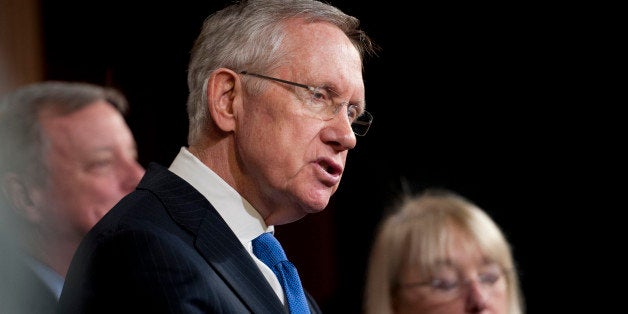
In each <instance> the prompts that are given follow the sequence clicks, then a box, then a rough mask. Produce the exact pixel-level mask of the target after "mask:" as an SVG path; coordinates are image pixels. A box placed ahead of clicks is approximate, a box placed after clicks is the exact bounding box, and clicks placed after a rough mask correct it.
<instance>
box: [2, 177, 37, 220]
mask: <svg viewBox="0 0 628 314" xmlns="http://www.w3.org/2000/svg"><path fill="white" fill-rule="evenodd" d="M1 183H2V192H3V193H4V196H5V198H6V199H7V201H8V202H9V206H10V207H11V210H12V212H13V213H14V214H15V215H16V216H18V217H20V218H21V219H24V220H27V221H29V222H32V223H38V222H39V221H40V220H41V219H42V215H41V213H40V211H39V208H38V206H37V201H36V198H37V194H38V193H40V192H39V191H37V189H35V188H34V187H33V185H32V184H31V183H30V182H29V180H26V179H24V177H23V176H20V175H18V174H15V173H9V174H7V175H5V176H4V177H3V178H2V182H1Z"/></svg>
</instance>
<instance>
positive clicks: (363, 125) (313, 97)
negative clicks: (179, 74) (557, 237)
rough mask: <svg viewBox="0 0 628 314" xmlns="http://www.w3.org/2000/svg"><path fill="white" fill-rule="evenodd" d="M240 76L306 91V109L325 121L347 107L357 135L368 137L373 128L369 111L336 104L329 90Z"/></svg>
mask: <svg viewBox="0 0 628 314" xmlns="http://www.w3.org/2000/svg"><path fill="white" fill-rule="evenodd" d="M240 74H242V75H250V76H255V77H257V78H261V79H266V80H272V81H276V82H280V83H284V84H288V85H292V86H297V87H301V88H304V89H306V90H307V91H308V92H309V94H308V97H306V101H305V104H306V106H305V107H306V108H307V109H308V110H309V111H310V112H311V113H313V114H314V115H315V116H316V117H318V118H320V119H322V120H325V121H327V120H331V119H333V118H334V117H335V116H336V115H337V114H338V112H339V111H340V109H341V108H342V107H343V106H347V117H348V118H349V121H350V122H351V129H352V130H353V133H355V134H356V135H359V136H364V135H366V132H368V130H369V128H370V127H371V123H372V122H373V116H372V115H371V114H370V113H369V112H368V111H366V110H361V108H360V106H358V105H354V104H350V103H348V102H345V103H340V104H334V101H333V99H332V95H333V94H335V92H334V91H333V90H331V89H329V88H325V87H313V86H309V85H305V84H300V83H295V82H291V81H286V80H282V79H279V78H276V77H270V76H266V75H261V74H257V73H251V72H248V71H240Z"/></svg>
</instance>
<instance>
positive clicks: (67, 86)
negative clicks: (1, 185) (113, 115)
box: [0, 81, 128, 179]
mask: <svg viewBox="0 0 628 314" xmlns="http://www.w3.org/2000/svg"><path fill="white" fill-rule="evenodd" d="M99 100H104V101H107V102H109V103H110V104H112V105H113V106H114V107H115V108H117V109H118V110H119V111H120V112H121V113H122V114H125V113H126V112H127V111H128V103H127V100H126V98H125V97H124V95H123V94H122V93H120V92H119V91H117V90H115V89H113V88H107V87H101V86H98V85H93V84H89V83H80V82H61V81H46V82H40V83H34V84H31V85H26V86H24V87H21V88H19V89H17V90H15V91H13V92H12V93H9V94H7V95H4V96H3V97H2V99H0V142H1V143H2V147H0V176H3V175H5V174H6V173H7V172H15V173H19V174H22V175H27V176H29V177H30V178H31V179H41V178H42V177H43V176H45V175H46V173H47V170H46V167H45V165H44V156H43V154H44V144H45V138H44V137H43V134H42V131H41V125H40V122H39V116H40V114H41V112H43V111H50V112H53V113H54V114H56V115H59V116H63V115H67V114H71V113H73V112H75V111H78V110H80V109H81V108H84V107H86V106H89V105H91V104H93V103H94V102H96V101H99Z"/></svg>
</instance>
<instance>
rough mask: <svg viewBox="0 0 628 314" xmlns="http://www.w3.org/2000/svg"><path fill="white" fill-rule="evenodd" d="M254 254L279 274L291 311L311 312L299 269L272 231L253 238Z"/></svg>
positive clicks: (295, 313)
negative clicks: (287, 255)
mask: <svg viewBox="0 0 628 314" xmlns="http://www.w3.org/2000/svg"><path fill="white" fill-rule="evenodd" d="M253 254H255V256H257V258H259V259H260V260H261V261H262V262H264V264H266V265H267V266H268V267H269V268H270V269H272V270H273V272H274V273H275V275H277V279H279V282H280V283H281V287H283V291H284V293H285V295H286V300H287V301H288V307H289V308H290V313H292V314H297V313H299V314H300V313H310V309H309V307H308V305H307V301H306V300H305V293H304V292H303V287H302V286H301V280H300V279H299V274H298V273H297V269H296V268H295V267H294V265H293V264H292V263H290V261H288V258H287V257H286V253H285V252H284V251H283V249H282V248H281V244H279V241H277V239H276V238H275V237H274V236H273V235H272V234H271V233H269V232H266V233H263V234H262V235H260V236H259V237H257V238H255V239H253Z"/></svg>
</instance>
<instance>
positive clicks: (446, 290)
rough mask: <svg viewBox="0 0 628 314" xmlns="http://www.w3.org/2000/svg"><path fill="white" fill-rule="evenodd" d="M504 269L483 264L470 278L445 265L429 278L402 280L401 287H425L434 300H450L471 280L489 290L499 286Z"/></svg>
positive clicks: (458, 294) (466, 286)
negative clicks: (414, 280)
mask: <svg viewBox="0 0 628 314" xmlns="http://www.w3.org/2000/svg"><path fill="white" fill-rule="evenodd" d="M505 275H506V271H505V270H504V269H503V268H502V267H500V266H499V265H497V264H489V265H485V266H483V267H482V268H481V269H480V270H479V271H478V272H477V273H476V274H475V275H474V276H472V277H471V278H468V277H465V276H464V275H463V274H462V271H460V270H458V269H456V268H455V267H451V266H446V267H442V268H440V269H439V270H437V271H436V272H435V273H434V274H433V275H432V276H430V279H428V280H424V281H417V282H405V283H404V282H402V283H400V284H399V286H400V287H401V288H405V289H409V288H415V287H420V288H425V289H427V291H428V292H429V294H430V296H432V297H433V298H434V299H435V300H438V301H451V300H453V299H456V298H458V297H460V296H461V295H462V293H463V291H465V289H467V288H468V287H469V286H470V285H471V284H472V283H473V282H476V283H477V284H478V285H479V286H480V287H481V288H482V289H486V290H488V291H491V290H493V289H496V288H497V287H499V283H500V282H501V281H502V280H504V277H505Z"/></svg>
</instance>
